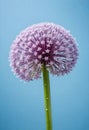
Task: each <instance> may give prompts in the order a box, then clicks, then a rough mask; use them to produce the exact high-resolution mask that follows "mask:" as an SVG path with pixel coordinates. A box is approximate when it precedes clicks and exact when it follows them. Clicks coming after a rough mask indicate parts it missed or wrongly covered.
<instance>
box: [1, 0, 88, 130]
mask: <svg viewBox="0 0 89 130" xmlns="http://www.w3.org/2000/svg"><path fill="white" fill-rule="evenodd" d="M45 21H48V22H54V23H57V24H61V25H62V26H64V27H65V28H67V29H68V30H71V33H72V34H73V36H74V37H76V39H77V42H78V43H79V53H80V54H79V60H78V62H77V65H76V67H75V68H74V69H73V71H72V72H71V73H70V74H69V75H67V76H63V77H55V76H50V81H51V96H52V112H53V113H52V114H53V130H89V53H88V52H89V1H88V0H44V1H42V0H0V130H45V113H44V102H43V100H44V99H43V86H42V79H39V80H35V81H33V82H29V83H24V82H21V81H20V80H19V79H17V78H15V76H14V75H13V73H12V72H11V69H10V67H9V62H8V55H9V51H10V46H11V44H12V41H13V40H14V38H15V36H16V35H17V34H19V32H20V31H21V30H23V29H24V28H26V27H27V26H29V25H32V24H34V23H39V22H45Z"/></svg>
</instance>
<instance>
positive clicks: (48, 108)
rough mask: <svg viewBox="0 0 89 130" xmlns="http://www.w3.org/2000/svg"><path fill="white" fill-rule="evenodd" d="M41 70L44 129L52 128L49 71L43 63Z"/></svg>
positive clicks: (49, 129)
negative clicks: (44, 115) (44, 116)
mask: <svg viewBox="0 0 89 130" xmlns="http://www.w3.org/2000/svg"><path fill="white" fill-rule="evenodd" d="M42 71H43V85H44V102H45V113H46V130H52V112H51V96H50V81H49V72H48V70H47V69H46V66H45V65H43V66H42Z"/></svg>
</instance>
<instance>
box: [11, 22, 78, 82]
mask: <svg viewBox="0 0 89 130" xmlns="http://www.w3.org/2000/svg"><path fill="white" fill-rule="evenodd" d="M77 57H78V50H77V47H76V41H75V40H74V38H73V37H72V35H71V34H70V33H69V32H68V31H67V30H66V29H64V28H63V27H62V26H59V25H55V24H53V23H40V24H36V25H33V26H31V27H28V28H26V29H25V30H24V31H22V32H21V33H20V34H19V35H18V36H17V37H16V39H15V41H14V42H13V44H12V46H11V51H10V57H9V58H10V65H11V67H12V70H13V71H14V73H15V74H16V75H18V76H19V77H20V78H21V79H23V80H26V81H30V80H32V79H36V78H39V77H40V75H41V69H42V64H45V66H46V68H47V69H48V71H49V72H50V73H52V74H54V75H63V74H66V73H68V72H70V71H71V70H72V68H73V66H74V65H75V63H76V60H77Z"/></svg>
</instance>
